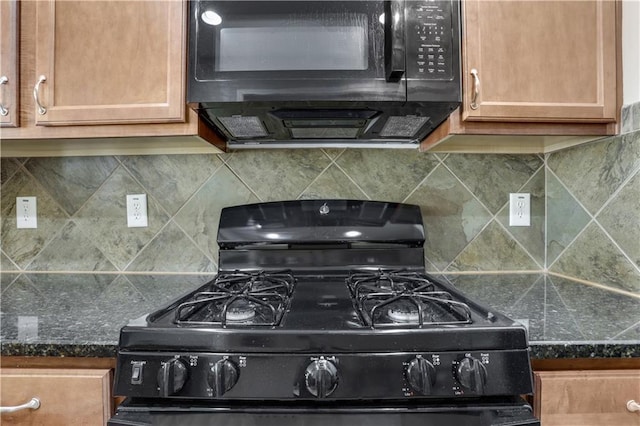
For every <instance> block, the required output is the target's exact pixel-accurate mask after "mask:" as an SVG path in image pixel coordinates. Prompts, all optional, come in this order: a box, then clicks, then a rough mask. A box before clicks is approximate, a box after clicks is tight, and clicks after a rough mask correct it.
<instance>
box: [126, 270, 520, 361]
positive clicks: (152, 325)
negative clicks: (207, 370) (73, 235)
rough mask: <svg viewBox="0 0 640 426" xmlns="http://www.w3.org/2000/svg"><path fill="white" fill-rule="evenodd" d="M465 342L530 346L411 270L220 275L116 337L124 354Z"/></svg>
mask: <svg viewBox="0 0 640 426" xmlns="http://www.w3.org/2000/svg"><path fill="white" fill-rule="evenodd" d="M268 277H270V278H268ZM407 278H410V280H407ZM225 315H226V319H225ZM204 335H206V336H207V337H206V338H203V336H204ZM454 335H455V337H452V336H454ZM418 337H419V340H417V339H418ZM463 346H464V347H466V348H467V349H468V350H473V349H524V348H527V347H528V346H527V340H526V331H525V328H524V326H522V325H520V324H518V323H515V322H514V321H512V320H510V319H508V318H507V317H505V316H503V315H501V314H500V313H497V312H492V311H491V310H489V309H487V308H484V307H482V306H480V305H478V304H476V303H474V302H473V301H471V300H468V299H467V298H466V297H465V296H464V295H463V294H461V293H460V292H459V291H457V290H456V289H455V287H453V286H451V285H448V284H446V283H445V282H442V281H440V280H436V279H435V278H433V277H431V276H429V275H427V274H421V273H418V272H415V271H380V270H378V271H352V272H350V273H344V274H337V275H324V274H296V275H294V274H293V273H292V272H291V271H279V272H275V273H273V272H272V273H264V272H262V271H253V272H246V271H245V272H242V273H240V272H236V271H231V272H221V273H220V275H219V277H218V278H217V279H216V280H213V281H211V282H210V283H207V284H205V285H204V286H202V287H200V288H199V289H197V290H195V291H193V292H191V293H189V294H188V295H186V296H184V297H182V298H181V299H179V300H177V301H175V302H173V303H171V304H170V305H168V306H166V307H164V308H162V309H160V310H158V311H156V312H154V313H152V314H150V315H148V316H145V317H143V318H139V319H137V320H134V321H132V322H131V323H130V324H129V325H127V326H125V327H124V328H123V329H122V331H121V339H120V347H121V348H124V349H127V350H136V349H147V350H159V349H165V350H166V349H167V348H171V349H174V350H177V351H186V350H208V351H212V350H213V351H222V352H225V351H244V352H263V353H265V352H314V351H316V352H317V351H338V352H345V351H351V352H390V351H399V350H417V349H423V350H450V349H452V348H460V347H463Z"/></svg>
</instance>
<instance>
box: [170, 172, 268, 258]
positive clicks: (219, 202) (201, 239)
mask: <svg viewBox="0 0 640 426" xmlns="http://www.w3.org/2000/svg"><path fill="white" fill-rule="evenodd" d="M258 201H259V200H258V198H257V197H256V196H255V195H254V194H253V193H252V192H251V191H249V189H248V188H247V187H246V186H245V185H244V184H243V183H242V182H241V181H240V179H238V177H237V176H235V175H234V174H233V173H231V171H230V170H229V169H228V168H226V166H225V167H222V168H220V170H218V171H217V172H216V173H215V174H214V175H213V176H212V177H211V179H209V181H207V183H206V184H204V185H203V186H202V188H200V190H199V191H198V192H197V193H196V194H195V195H194V196H193V198H192V199H191V200H189V202H188V203H187V204H186V205H185V206H184V207H183V208H182V209H181V210H180V211H179V212H178V214H177V215H176V217H175V221H176V223H177V224H178V225H179V226H180V228H182V229H183V230H184V231H185V232H186V233H187V235H189V236H190V237H191V239H193V241H195V242H196V244H197V245H198V247H199V248H200V250H202V251H203V252H204V253H205V254H207V256H209V257H210V258H211V259H213V260H216V261H217V259H218V244H217V242H216V238H217V236H218V222H219V221H220V211H221V210H222V208H223V207H229V206H236V205H240V204H248V203H256V202H258Z"/></svg>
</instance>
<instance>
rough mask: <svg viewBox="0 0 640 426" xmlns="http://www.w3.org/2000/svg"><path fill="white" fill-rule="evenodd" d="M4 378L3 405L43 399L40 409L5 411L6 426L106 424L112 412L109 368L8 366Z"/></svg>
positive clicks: (2, 376)
mask: <svg viewBox="0 0 640 426" xmlns="http://www.w3.org/2000/svg"><path fill="white" fill-rule="evenodd" d="M1 379H2V397H1V398H0V401H1V403H2V406H3V407H5V406H15V405H21V404H24V403H26V402H28V401H30V400H31V398H33V397H36V398H38V399H39V400H40V408H38V409H37V410H22V411H18V412H15V413H6V414H2V417H1V418H0V423H2V425H3V426H8V425H23V426H24V425H47V426H56V425H60V426H62V425H65V426H66V425H87V426H91V425H96V426H98V425H100V426H103V425H104V424H106V422H107V420H108V419H109V417H110V415H111V412H112V404H111V398H110V390H109V389H110V386H111V373H110V370H67V369H60V370H57V369H35V368H34V369H18V368H16V369H13V368H7V369H3V370H2V371H1Z"/></svg>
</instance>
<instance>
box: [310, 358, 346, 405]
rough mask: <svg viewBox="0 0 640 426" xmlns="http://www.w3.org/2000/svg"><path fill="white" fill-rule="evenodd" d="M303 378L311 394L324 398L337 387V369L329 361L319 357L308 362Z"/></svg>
mask: <svg viewBox="0 0 640 426" xmlns="http://www.w3.org/2000/svg"><path fill="white" fill-rule="evenodd" d="M304 379H305V384H306V385H307V390H308V391H309V392H310V393H311V395H313V396H316V397H318V398H326V397H327V396H329V395H331V394H332V393H333V391H334V390H336V387H338V369H337V368H336V366H335V365H334V364H333V363H332V362H331V361H327V360H326V359H319V360H317V361H313V362H312V363H311V364H309V366H308V367H307V370H306V371H305V373H304Z"/></svg>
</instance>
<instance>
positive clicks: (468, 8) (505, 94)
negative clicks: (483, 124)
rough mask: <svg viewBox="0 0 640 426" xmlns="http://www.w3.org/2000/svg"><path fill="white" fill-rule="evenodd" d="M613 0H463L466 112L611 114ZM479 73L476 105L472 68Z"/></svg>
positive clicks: (577, 117)
mask: <svg viewBox="0 0 640 426" xmlns="http://www.w3.org/2000/svg"><path fill="white" fill-rule="evenodd" d="M616 7H617V5H616V2H615V1H609V0H586V1H537V0H535V1H528V0H518V1H495V0H467V1H465V2H464V8H465V9H464V25H465V26H464V29H465V44H464V59H463V64H464V66H463V73H464V81H463V84H464V85H465V91H464V92H465V99H464V105H463V119H464V120H489V121H491V120H500V121H583V120H584V121H590V122H610V121H615V119H616V113H617V111H616V96H617V94H616ZM472 69H476V70H477V71H478V77H479V80H480V87H479V95H478V98H477V104H478V107H477V109H472V108H471V107H470V105H471V102H472V97H473V92H474V79H473V76H472V74H471V70H472Z"/></svg>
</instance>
